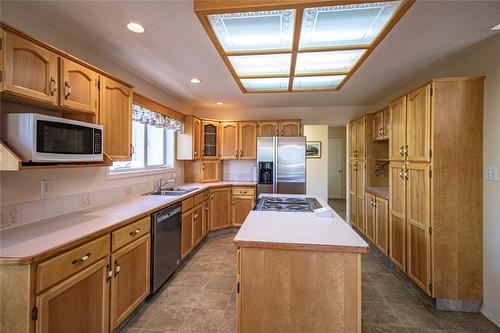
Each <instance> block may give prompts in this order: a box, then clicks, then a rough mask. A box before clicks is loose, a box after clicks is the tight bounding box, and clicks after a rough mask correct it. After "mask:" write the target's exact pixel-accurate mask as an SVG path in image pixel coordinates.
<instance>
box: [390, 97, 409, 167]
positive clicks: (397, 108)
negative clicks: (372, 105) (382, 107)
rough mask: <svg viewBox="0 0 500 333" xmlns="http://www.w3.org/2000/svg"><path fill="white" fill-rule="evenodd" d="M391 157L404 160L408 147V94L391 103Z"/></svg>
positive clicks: (394, 159)
mask: <svg viewBox="0 0 500 333" xmlns="http://www.w3.org/2000/svg"><path fill="white" fill-rule="evenodd" d="M389 108H390V112H391V121H390V122H389V159H390V160H392V161H404V160H405V154H404V150H405V147H406V96H405V97H401V98H400V99H398V100H397V101H395V102H393V103H391V104H390V105H389Z"/></svg>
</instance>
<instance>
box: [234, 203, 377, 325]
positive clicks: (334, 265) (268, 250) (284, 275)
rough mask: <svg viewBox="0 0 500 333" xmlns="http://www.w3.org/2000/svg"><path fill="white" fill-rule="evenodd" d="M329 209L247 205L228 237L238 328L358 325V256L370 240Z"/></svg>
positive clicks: (359, 316)
mask: <svg viewBox="0 0 500 333" xmlns="http://www.w3.org/2000/svg"><path fill="white" fill-rule="evenodd" d="M274 196H276V195H274ZM294 197H297V196H294ZM316 199H317V200H318V201H319V202H320V203H321V205H322V206H323V207H325V208H330V207H329V206H328V205H327V203H326V202H324V201H323V200H321V199H320V198H316ZM330 209H331V208H330ZM331 215H332V216H331V217H318V216H316V213H314V212H281V211H252V212H250V214H249V215H248V217H247V219H246V220H245V222H244V224H243V226H242V227H241V229H240V230H239V232H238V234H237V235H236V237H235V239H234V242H235V243H236V245H237V247H238V252H237V283H238V287H237V288H238V294H237V295H238V332H240V333H247V332H263V333H266V332H272V333H276V332H361V255H362V254H363V253H367V252H368V250H369V245H368V244H367V243H366V242H365V241H364V240H363V239H362V238H361V237H360V236H359V235H358V234H357V233H356V232H354V231H353V230H352V228H351V227H350V226H349V225H348V224H347V223H346V222H345V221H344V220H343V219H342V218H341V217H340V216H338V215H337V214H336V213H335V212H333V211H332V214H331Z"/></svg>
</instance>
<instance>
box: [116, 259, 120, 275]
mask: <svg viewBox="0 0 500 333" xmlns="http://www.w3.org/2000/svg"><path fill="white" fill-rule="evenodd" d="M118 273H120V264H119V263H118V260H115V277H116V276H117V275H118Z"/></svg>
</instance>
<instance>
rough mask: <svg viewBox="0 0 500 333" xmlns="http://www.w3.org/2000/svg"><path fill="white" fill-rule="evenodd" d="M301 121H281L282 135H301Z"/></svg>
mask: <svg viewBox="0 0 500 333" xmlns="http://www.w3.org/2000/svg"><path fill="white" fill-rule="evenodd" d="M301 132H302V131H301V123H300V121H298V120H282V121H280V136H300V135H301Z"/></svg>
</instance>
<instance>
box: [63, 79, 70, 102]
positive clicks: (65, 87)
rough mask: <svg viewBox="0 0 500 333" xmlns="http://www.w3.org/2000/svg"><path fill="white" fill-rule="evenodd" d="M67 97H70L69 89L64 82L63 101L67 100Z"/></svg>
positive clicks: (66, 82) (67, 84)
mask: <svg viewBox="0 0 500 333" xmlns="http://www.w3.org/2000/svg"><path fill="white" fill-rule="evenodd" d="M69 95H71V87H70V85H69V83H68V81H64V99H68V97H69Z"/></svg>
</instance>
